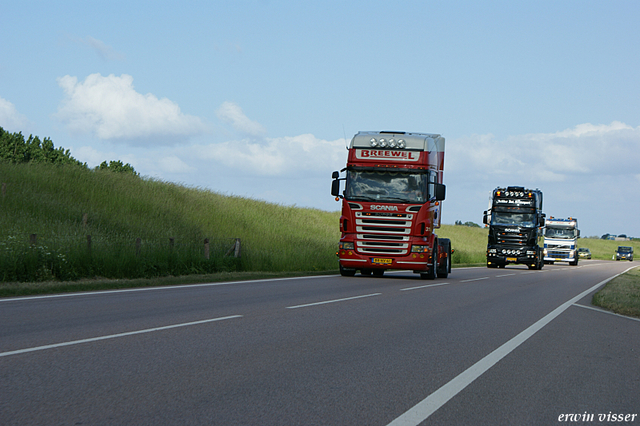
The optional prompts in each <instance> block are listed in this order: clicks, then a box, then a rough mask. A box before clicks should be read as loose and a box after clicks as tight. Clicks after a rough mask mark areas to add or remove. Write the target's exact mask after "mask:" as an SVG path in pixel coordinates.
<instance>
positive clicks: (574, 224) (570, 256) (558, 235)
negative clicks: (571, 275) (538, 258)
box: [544, 216, 580, 266]
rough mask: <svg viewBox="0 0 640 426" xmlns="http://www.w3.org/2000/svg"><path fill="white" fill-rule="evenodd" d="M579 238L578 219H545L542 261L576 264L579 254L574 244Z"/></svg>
mask: <svg viewBox="0 0 640 426" xmlns="http://www.w3.org/2000/svg"><path fill="white" fill-rule="evenodd" d="M578 238H580V230H579V229H578V219H576V218H575V217H570V218H568V219H556V218H554V217H553V216H552V217H550V218H549V219H547V221H546V224H545V229H544V261H545V263H551V264H553V262H566V263H568V264H569V265H574V266H575V265H577V264H578V259H579V256H578V255H577V253H576V246H577V243H578Z"/></svg>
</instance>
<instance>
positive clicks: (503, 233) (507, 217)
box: [482, 186, 545, 269]
mask: <svg viewBox="0 0 640 426" xmlns="http://www.w3.org/2000/svg"><path fill="white" fill-rule="evenodd" d="M482 221H483V223H484V224H485V225H488V226H489V236H488V241H487V267H488V268H498V267H500V268H504V267H505V266H506V265H509V264H524V265H527V266H528V267H529V269H542V266H543V265H544V261H543V253H542V248H541V247H540V246H539V244H538V240H539V238H540V237H541V235H542V232H541V229H542V227H543V226H544V222H545V214H544V213H542V191H540V190H539V189H525V188H524V187H522V186H508V187H506V188H500V187H498V188H496V189H494V190H493V192H492V194H491V197H490V199H489V209H488V210H486V211H485V212H484V216H483V219H482Z"/></svg>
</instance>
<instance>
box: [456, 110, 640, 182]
mask: <svg viewBox="0 0 640 426" xmlns="http://www.w3.org/2000/svg"><path fill="white" fill-rule="evenodd" d="M638 164H640V127H637V128H633V127H630V126H628V125H626V124H624V123H620V122H617V121H614V122H613V123H611V124H609V125H592V124H588V123H587V124H580V125H578V126H576V127H574V128H572V129H567V130H563V131H560V132H556V133H536V134H527V135H518V136H511V137H508V138H506V139H504V140H497V139H495V138H494V137H493V135H473V136H470V137H465V138H460V139H454V140H448V141H447V154H446V156H445V169H446V173H449V174H451V173H459V172H462V171H464V172H465V174H467V175H469V174H475V175H478V176H479V175H485V176H486V175H488V174H493V175H500V174H503V175H508V176H515V177H526V178H527V179H529V178H530V177H531V176H535V177H536V178H537V180H539V181H547V182H553V181H563V180H565V179H566V178H567V177H568V176H572V175H582V176H593V177H595V176H597V175H600V176H601V175H603V174H610V175H621V174H630V175H631V174H635V173H636V171H637V165H638Z"/></svg>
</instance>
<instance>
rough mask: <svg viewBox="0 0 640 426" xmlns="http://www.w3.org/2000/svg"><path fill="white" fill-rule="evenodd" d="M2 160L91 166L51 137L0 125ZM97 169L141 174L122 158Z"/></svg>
mask: <svg viewBox="0 0 640 426" xmlns="http://www.w3.org/2000/svg"><path fill="white" fill-rule="evenodd" d="M0 161H2V162H7V163H49V164H72V165H75V166H80V167H85V168H89V167H88V166H87V163H83V162H81V161H79V160H77V159H75V158H73V157H72V156H71V152H70V151H69V150H68V149H67V150H65V149H64V148H62V147H59V148H56V147H55V146H54V144H53V141H52V140H51V138H44V139H43V140H41V139H40V138H39V137H38V136H33V135H29V138H27V139H25V137H24V136H23V135H22V132H18V133H9V132H7V131H5V130H4V129H3V128H2V127H0ZM96 170H108V171H112V172H116V173H129V174H133V175H135V176H138V175H139V174H138V173H137V172H136V171H135V169H134V168H133V166H132V165H131V164H129V163H126V164H124V163H122V161H120V160H116V161H109V162H108V163H107V162H106V161H103V162H102V163H101V164H100V165H99V166H98V167H96Z"/></svg>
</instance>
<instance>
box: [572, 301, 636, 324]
mask: <svg viewBox="0 0 640 426" xmlns="http://www.w3.org/2000/svg"><path fill="white" fill-rule="evenodd" d="M573 306H577V307H579V308H585V309H591V310H592V311H596V312H600V313H602V314H609V315H614V316H616V317H620V318H625V319H630V320H633V321H640V318H634V317H628V316H626V315H621V314H616V313H615V312H609V311H605V310H604V309H600V308H596V307H594V306H585V305H581V304H579V303H574V304H573Z"/></svg>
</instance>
